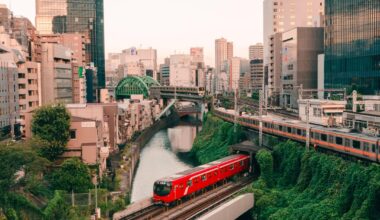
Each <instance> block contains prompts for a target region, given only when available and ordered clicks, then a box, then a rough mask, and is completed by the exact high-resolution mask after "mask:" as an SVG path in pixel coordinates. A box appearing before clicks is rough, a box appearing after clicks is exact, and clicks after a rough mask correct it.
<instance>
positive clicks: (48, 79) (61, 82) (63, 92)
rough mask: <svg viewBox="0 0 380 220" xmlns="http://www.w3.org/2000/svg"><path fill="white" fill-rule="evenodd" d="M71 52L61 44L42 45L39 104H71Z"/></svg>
mask: <svg viewBox="0 0 380 220" xmlns="http://www.w3.org/2000/svg"><path fill="white" fill-rule="evenodd" d="M71 59H72V58H71V50H70V49H69V48H67V47H64V46H63V45H61V44H55V43H43V44H42V63H41V94H40V96H41V104H42V105H46V104H52V103H72V102H73V93H72V90H73V88H72V87H73V85H72V63H71Z"/></svg>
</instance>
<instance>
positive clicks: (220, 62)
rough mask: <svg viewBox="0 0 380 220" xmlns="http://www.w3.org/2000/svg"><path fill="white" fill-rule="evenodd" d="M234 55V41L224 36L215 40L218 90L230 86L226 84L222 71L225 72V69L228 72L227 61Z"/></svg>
mask: <svg viewBox="0 0 380 220" xmlns="http://www.w3.org/2000/svg"><path fill="white" fill-rule="evenodd" d="M232 57H233V43H232V42H227V40H226V39H224V38H221V39H216V40H215V79H216V88H217V90H218V91H222V90H221V89H227V88H228V86H227V87H225V85H224V80H225V79H224V78H225V77H223V76H222V74H221V73H222V72H223V69H225V70H224V72H226V68H225V67H226V62H228V61H229V60H231V59H232ZM228 69H229V68H228ZM226 74H227V73H226ZM227 75H229V74H227ZM227 77H228V76H227ZM222 78H223V80H222ZM219 79H220V80H219ZM221 80H222V81H223V83H222V82H221ZM220 83H222V84H223V85H220ZM227 84H228V83H227Z"/></svg>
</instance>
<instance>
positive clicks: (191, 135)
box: [168, 126, 197, 153]
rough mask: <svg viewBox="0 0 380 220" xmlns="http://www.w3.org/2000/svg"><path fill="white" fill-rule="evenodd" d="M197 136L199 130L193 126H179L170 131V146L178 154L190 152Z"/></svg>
mask: <svg viewBox="0 0 380 220" xmlns="http://www.w3.org/2000/svg"><path fill="white" fill-rule="evenodd" d="M196 135H197V128H196V127H192V126H177V127H174V128H169V129H168V136H169V140H170V144H171V146H172V150H173V151H174V152H176V153H185V152H189V151H190V150H191V147H192V146H193V142H194V139H195V137H196Z"/></svg>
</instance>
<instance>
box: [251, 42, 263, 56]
mask: <svg viewBox="0 0 380 220" xmlns="http://www.w3.org/2000/svg"><path fill="white" fill-rule="evenodd" d="M263 58H264V45H263V44H262V43H257V44H255V45H251V46H249V59H250V60H262V59H263Z"/></svg>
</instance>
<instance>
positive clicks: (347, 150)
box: [344, 138, 351, 152]
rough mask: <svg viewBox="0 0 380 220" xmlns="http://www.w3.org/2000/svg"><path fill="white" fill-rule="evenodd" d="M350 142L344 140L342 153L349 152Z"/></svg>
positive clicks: (346, 139)
mask: <svg viewBox="0 0 380 220" xmlns="http://www.w3.org/2000/svg"><path fill="white" fill-rule="evenodd" d="M350 147H351V140H350V139H348V138H344V151H346V152H350Z"/></svg>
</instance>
